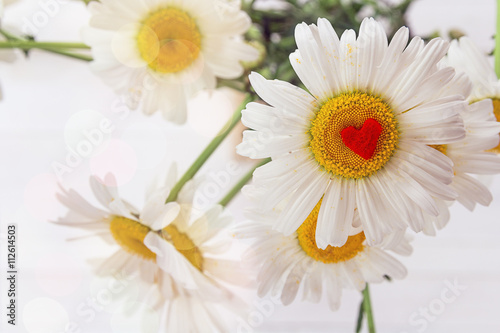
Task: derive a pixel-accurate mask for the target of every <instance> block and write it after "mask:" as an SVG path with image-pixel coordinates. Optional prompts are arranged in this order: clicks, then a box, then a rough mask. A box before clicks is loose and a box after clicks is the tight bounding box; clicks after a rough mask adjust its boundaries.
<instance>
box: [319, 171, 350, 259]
mask: <svg viewBox="0 0 500 333" xmlns="http://www.w3.org/2000/svg"><path fill="white" fill-rule="evenodd" d="M355 188H356V185H355V183H354V182H353V181H349V180H340V179H337V178H333V179H331V181H330V185H329V187H328V190H327V191H326V193H325V196H324V198H323V202H322V204H321V208H320V210H319V215H318V227H317V229H316V242H317V245H318V247H319V248H320V249H325V248H326V247H327V246H328V245H330V244H331V245H333V246H342V245H343V244H345V242H346V241H347V237H348V236H349V233H350V231H351V225H352V220H353V218H354V208H355V201H354V200H348V199H347V198H352V197H354V195H355V193H356V192H355Z"/></svg>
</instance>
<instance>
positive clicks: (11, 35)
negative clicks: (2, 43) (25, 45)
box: [0, 29, 23, 40]
mask: <svg viewBox="0 0 500 333" xmlns="http://www.w3.org/2000/svg"><path fill="white" fill-rule="evenodd" d="M0 34H2V35H3V36H4V37H5V38H7V40H23V39H21V38H19V37H17V36H14V35H13V34H11V33H10V32H8V31H5V30H3V29H0Z"/></svg>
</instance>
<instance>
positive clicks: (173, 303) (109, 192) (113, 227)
mask: <svg viewBox="0 0 500 333" xmlns="http://www.w3.org/2000/svg"><path fill="white" fill-rule="evenodd" d="M175 179H176V175H175V170H174V171H172V172H170V173H169V175H168V177H167V180H166V181H165V182H155V183H156V184H162V185H161V186H160V187H157V186H156V187H153V188H152V189H151V190H150V191H149V193H148V197H147V199H146V202H145V205H144V208H143V209H142V210H141V211H139V210H137V209H135V208H134V207H133V206H132V205H131V204H129V203H128V202H127V201H125V200H123V199H121V198H120V197H119V195H118V191H117V189H116V187H114V186H111V185H110V186H107V185H104V184H116V181H115V179H114V177H113V176H112V175H111V174H108V175H107V176H106V179H105V181H104V182H103V181H101V180H99V179H97V178H96V177H92V178H91V179H90V185H91V188H92V191H93V192H94V195H95V197H96V199H97V200H98V201H99V202H100V204H101V205H102V206H103V207H104V209H101V208H97V207H94V206H93V205H92V204H90V203H89V202H88V201H86V200H85V199H84V198H83V197H81V196H80V195H79V194H78V193H77V192H76V191H74V190H71V189H70V190H65V189H62V194H60V195H58V198H59V200H60V201H61V202H62V203H63V204H64V205H65V206H67V207H68V208H69V212H68V213H67V215H66V216H64V217H62V218H60V219H59V220H58V221H56V222H57V223H58V224H63V225H67V226H71V227H77V228H81V229H84V230H86V231H87V232H89V233H90V234H91V235H92V234H95V235H96V236H100V237H102V238H103V239H104V240H106V241H108V242H110V243H112V244H115V245H116V246H117V247H119V249H118V250H117V251H116V252H115V253H114V254H113V255H112V256H111V257H109V258H108V259H106V260H104V261H103V262H102V263H101V264H100V265H99V266H98V267H96V273H98V274H100V275H105V274H110V273H112V272H120V273H123V274H125V275H126V276H128V277H137V278H140V280H141V282H144V283H145V285H146V286H147V288H149V290H156V292H149V293H145V294H148V295H151V297H150V299H148V301H149V304H150V305H151V306H152V307H153V308H154V309H157V310H161V311H162V315H163V316H166V317H167V319H166V321H165V320H163V325H165V327H166V328H168V329H167V330H166V331H167V332H179V330H178V329H181V328H182V327H184V330H181V331H186V332H188V331H196V327H198V325H205V326H206V327H207V328H213V329H214V330H215V329H219V328H221V327H224V325H226V324H227V321H226V320H225V319H224V318H222V317H220V316H218V315H217V311H216V310H215V309H217V307H222V308H226V309H230V310H231V311H235V312H237V311H240V310H243V308H244V306H245V305H244V302H243V301H242V300H240V299H239V298H238V297H236V295H235V294H234V293H232V292H231V291H230V290H229V289H227V287H225V286H224V285H223V283H233V284H243V285H244V284H245V283H249V279H248V278H245V276H243V275H244V274H245V273H244V272H243V271H242V270H238V267H239V263H238V262H237V261H234V260H231V259H224V258H222V257H221V255H220V254H221V253H222V254H223V253H224V252H225V251H227V249H228V248H229V247H230V246H231V238H230V237H229V236H227V237H224V235H223V234H222V233H221V230H223V228H224V227H225V226H226V225H227V224H229V223H230V222H231V218H230V217H229V216H227V215H225V214H223V209H222V207H221V206H214V207H212V208H211V209H209V210H208V211H206V212H198V211H196V210H195V209H193V206H192V199H193V196H194V193H195V185H194V183H193V181H190V182H188V183H187V184H186V185H185V186H184V188H183V190H182V191H181V192H180V193H179V196H178V199H177V200H176V201H175V202H170V203H167V204H165V199H166V198H167V196H168V194H169V191H170V188H171V187H172V186H173V184H174V182H175ZM179 298H182V299H179ZM179 307H180V308H179ZM186 307H189V309H187V308H186ZM195 309H196V311H197V312H198V313H200V317H199V318H202V319H203V320H201V323H200V322H197V318H198V317H196V318H189V317H186V316H188V315H189V314H190V313H192V312H193V311H194V310H195ZM179 312H182V313H183V317H182V318H185V319H188V320H187V322H184V323H179V322H178V320H177V319H172V318H169V316H173V314H172V313H179ZM187 328H189V329H187ZM219 330H220V331H224V329H219Z"/></svg>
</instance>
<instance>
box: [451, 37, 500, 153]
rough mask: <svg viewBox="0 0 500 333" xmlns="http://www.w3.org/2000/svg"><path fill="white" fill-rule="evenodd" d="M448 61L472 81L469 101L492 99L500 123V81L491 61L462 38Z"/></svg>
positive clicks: (498, 149) (499, 149) (467, 39)
mask: <svg viewBox="0 0 500 333" xmlns="http://www.w3.org/2000/svg"><path fill="white" fill-rule="evenodd" d="M447 61H448V64H449V65H450V66H453V67H454V68H455V69H456V70H457V72H463V73H465V74H467V76H468V77H469V79H470V80H471V81H472V91H471V94H470V96H469V101H470V102H477V101H481V100H484V99H488V98H489V99H491V100H492V102H493V111H494V114H495V117H496V120H497V121H500V80H499V79H498V78H497V76H496V74H495V69H494V67H493V64H492V61H491V59H489V58H488V57H487V56H486V54H485V53H484V52H481V51H480V50H479V48H478V47H477V46H476V45H475V44H474V42H473V41H472V40H471V39H470V38H468V37H462V38H460V40H458V41H457V40H453V41H452V42H451V45H450V49H449V51H448V57H447ZM493 151H494V152H496V153H500V146H498V145H497V146H496V147H494V149H493Z"/></svg>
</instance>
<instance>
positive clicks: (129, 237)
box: [109, 216, 156, 260]
mask: <svg viewBox="0 0 500 333" xmlns="http://www.w3.org/2000/svg"><path fill="white" fill-rule="evenodd" d="M109 228H110V230H111V234H112V235H113V238H114V239H115V240H116V242H117V243H118V244H119V245H120V246H121V247H122V248H123V249H125V250H126V251H127V252H130V253H132V254H136V255H138V256H140V257H142V258H144V259H147V260H155V259H156V254H155V253H154V252H152V251H151V250H150V249H148V248H147V247H146V245H144V238H146V235H147V234H148V232H149V231H150V229H149V228H148V227H146V226H145V225H142V224H140V223H139V222H137V221H134V220H131V219H128V218H126V217H122V216H114V217H113V219H112V220H111V223H110V226H109Z"/></svg>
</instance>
